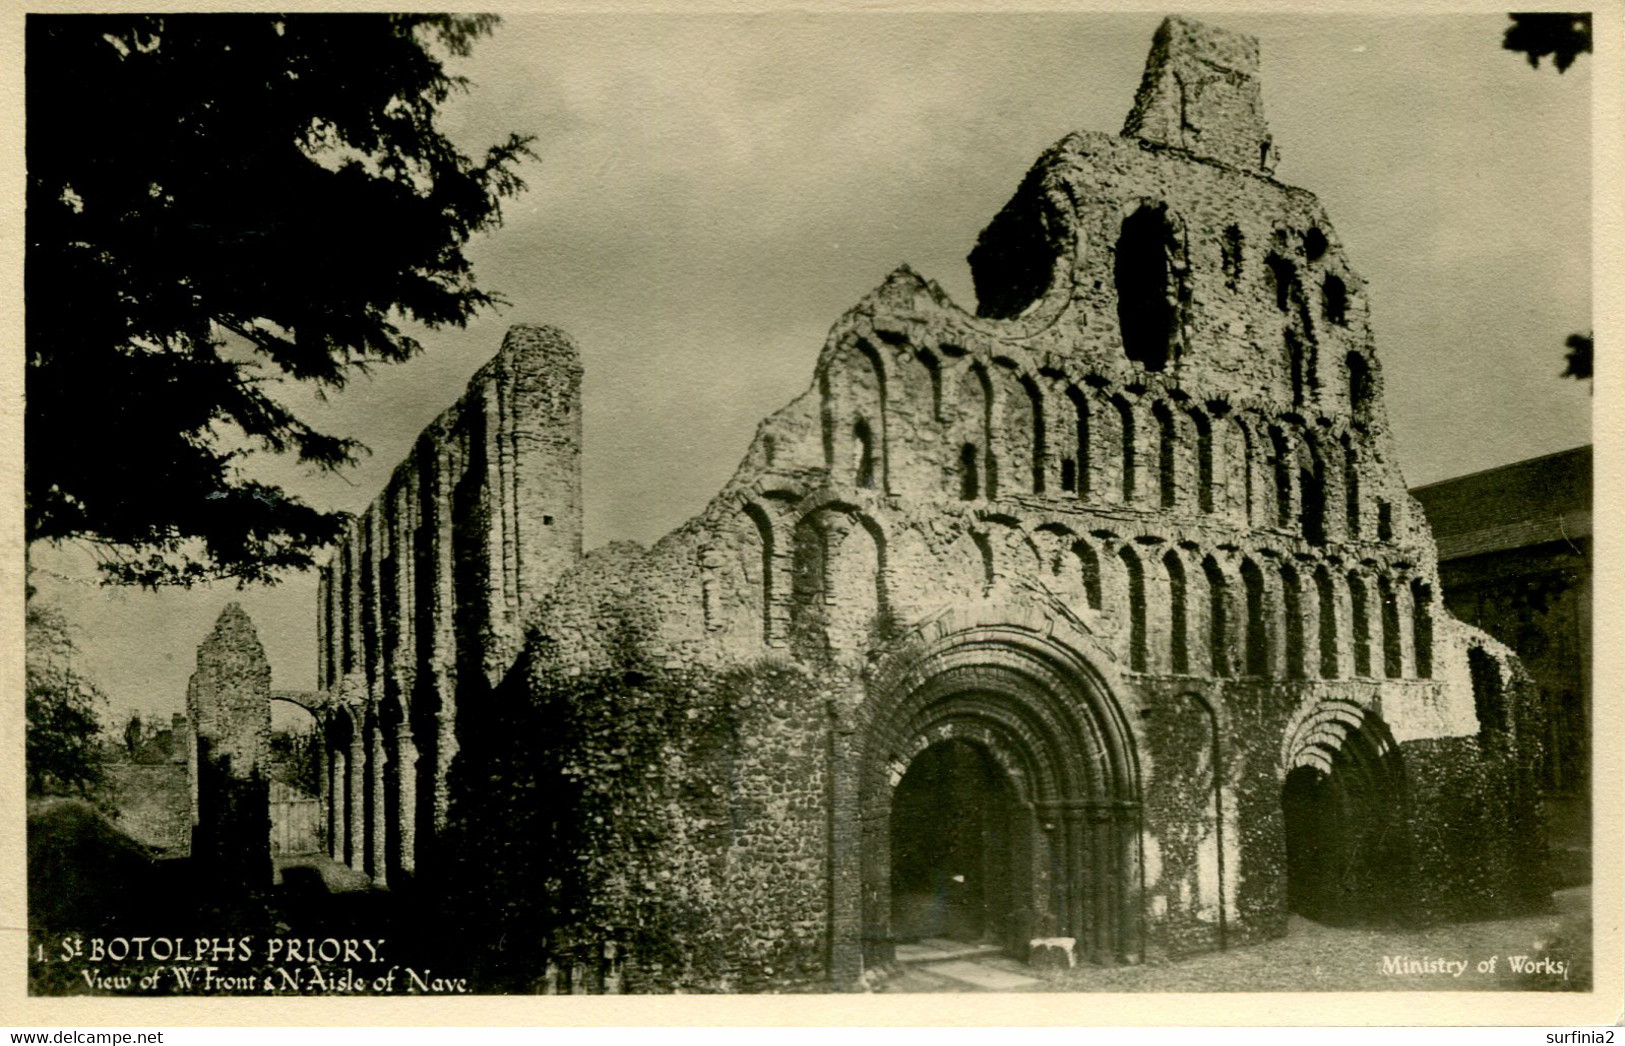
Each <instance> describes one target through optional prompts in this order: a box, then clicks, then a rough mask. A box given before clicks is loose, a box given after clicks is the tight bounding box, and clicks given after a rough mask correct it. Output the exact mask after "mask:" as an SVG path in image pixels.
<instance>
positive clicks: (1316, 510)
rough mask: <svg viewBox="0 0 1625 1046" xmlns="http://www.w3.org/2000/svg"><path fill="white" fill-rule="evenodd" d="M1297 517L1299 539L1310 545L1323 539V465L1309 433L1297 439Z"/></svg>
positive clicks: (1324, 489) (1320, 543) (1324, 516)
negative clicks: (1299, 527)
mask: <svg viewBox="0 0 1625 1046" xmlns="http://www.w3.org/2000/svg"><path fill="white" fill-rule="evenodd" d="M1295 458H1296V465H1297V469H1298V476H1297V480H1298V521H1299V523H1300V524H1301V529H1302V532H1303V539H1304V540H1305V541H1307V542H1309V544H1311V545H1324V544H1325V543H1326V468H1325V465H1324V463H1323V461H1322V458H1321V454H1320V451H1319V449H1318V448H1317V447H1316V446H1315V440H1314V438H1313V437H1312V436H1309V435H1307V434H1306V435H1305V436H1304V437H1303V438H1301V439H1299V440H1298V445H1297V448H1296V453H1295Z"/></svg>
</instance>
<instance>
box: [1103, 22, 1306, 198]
mask: <svg viewBox="0 0 1625 1046" xmlns="http://www.w3.org/2000/svg"><path fill="white" fill-rule="evenodd" d="M1123 137H1125V138H1138V139H1140V140H1141V141H1144V142H1150V143H1152V144H1153V145H1165V146H1169V147H1172V148H1176V149H1184V150H1187V151H1189V152H1190V153H1192V154H1194V155H1196V156H1200V157H1203V158H1205V159H1209V160H1217V161H1219V162H1220V163H1224V164H1228V165H1230V166H1232V167H1239V168H1241V169H1242V170H1247V171H1258V172H1260V173H1263V174H1269V173H1270V172H1271V171H1273V170H1274V169H1275V161H1276V158H1277V157H1276V152H1275V146H1274V143H1273V142H1272V141H1271V139H1270V132H1269V125H1268V124H1266V123H1265V122H1264V101H1263V94H1262V91H1261V90H1260V84H1259V78H1258V40H1257V39H1256V38H1255V37H1251V36H1248V35H1246V34H1245V33H1236V32H1231V31H1230V30H1228V29H1218V28H1215V27H1213V26H1209V25H1204V24H1202V23H1201V22H1197V21H1193V20H1192V19H1189V18H1180V17H1177V16H1176V17H1170V18H1166V19H1164V20H1163V23H1162V25H1161V26H1160V27H1158V29H1157V35H1156V36H1155V38H1153V39H1152V41H1151V54H1150V55H1149V56H1148V57H1147V58H1146V62H1145V75H1144V76H1143V77H1142V78H1141V80H1140V90H1139V93H1138V94H1136V95H1135V97H1134V108H1133V109H1132V110H1130V111H1129V114H1128V120H1127V121H1125V122H1124V124H1123Z"/></svg>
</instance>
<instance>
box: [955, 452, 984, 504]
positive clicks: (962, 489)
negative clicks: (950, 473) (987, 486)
mask: <svg viewBox="0 0 1625 1046" xmlns="http://www.w3.org/2000/svg"><path fill="white" fill-rule="evenodd" d="M976 458H977V452H976V444H974V443H967V444H965V445H964V446H962V447H960V448H959V500H961V501H975V500H976V499H977V498H978V497H980V496H981V484H980V481H979V480H978V477H977V467H976V466H977V462H976Z"/></svg>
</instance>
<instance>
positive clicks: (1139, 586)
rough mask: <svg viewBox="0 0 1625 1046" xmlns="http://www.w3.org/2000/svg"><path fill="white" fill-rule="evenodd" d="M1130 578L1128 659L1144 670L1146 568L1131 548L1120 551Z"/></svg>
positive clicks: (1119, 555)
mask: <svg viewBox="0 0 1625 1046" xmlns="http://www.w3.org/2000/svg"><path fill="white" fill-rule="evenodd" d="M1118 557H1119V558H1120V559H1122V561H1123V573H1124V575H1125V576H1126V577H1127V578H1128V660H1129V667H1130V668H1132V669H1133V670H1134V671H1136V672H1144V671H1145V666H1146V662H1147V652H1146V635H1145V569H1144V568H1143V567H1141V566H1140V560H1139V558H1138V557H1137V556H1135V555H1134V553H1133V552H1131V551H1130V550H1129V549H1127V548H1124V549H1123V550H1122V551H1121V552H1119V553H1118Z"/></svg>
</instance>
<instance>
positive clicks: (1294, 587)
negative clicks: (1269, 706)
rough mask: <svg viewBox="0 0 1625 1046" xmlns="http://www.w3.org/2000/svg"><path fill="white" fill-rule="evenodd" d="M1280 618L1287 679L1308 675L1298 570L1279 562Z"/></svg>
mask: <svg viewBox="0 0 1625 1046" xmlns="http://www.w3.org/2000/svg"><path fill="white" fill-rule="evenodd" d="M1281 606H1282V612H1281V620H1282V624H1284V625H1285V626H1286V636H1285V637H1284V638H1285V643H1284V644H1283V645H1284V646H1285V648H1286V651H1285V653H1286V674H1287V678H1288V679H1303V678H1305V677H1307V676H1308V674H1309V673H1308V666H1307V665H1306V664H1305V657H1304V635H1303V624H1304V606H1303V588H1302V586H1301V584H1300V579H1299V576H1298V571H1297V570H1296V569H1295V568H1294V567H1293V566H1292V564H1290V563H1282V564H1281Z"/></svg>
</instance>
